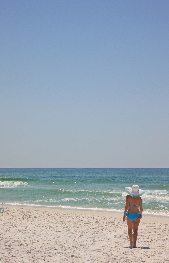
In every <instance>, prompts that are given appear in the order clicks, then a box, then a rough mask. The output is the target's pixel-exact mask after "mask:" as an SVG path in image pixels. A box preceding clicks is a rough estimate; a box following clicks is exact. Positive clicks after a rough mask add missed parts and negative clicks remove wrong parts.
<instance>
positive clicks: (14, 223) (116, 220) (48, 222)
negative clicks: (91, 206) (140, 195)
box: [0, 206, 169, 263]
mask: <svg viewBox="0 0 169 263" xmlns="http://www.w3.org/2000/svg"><path fill="white" fill-rule="evenodd" d="M4 208H5V210H4V213H3V214H0V262H1V263H7V262H9V263H14V262H17V263H20V262H22V263H30V262H36V263H40V262H51V263H54V262H59V263H60V262H61V263H62V262H63V263H64V262H80V263H83V262H92V263H93V262H104V263H108V262H112V263H113V262H118V263H120V262H130V263H131V262H133V263H136V262H137V263H138V262H146V263H147V262H152V263H157V262H160V263H162V262H169V252H168V251H169V250H168V248H169V217H160V216H149V215H143V219H142V222H141V223H140V227H139V235H138V242H137V248H135V249H130V248H129V241H128V237H127V225H126V223H123V222H122V214H121V213H114V212H112V213H110V212H98V211H97V212H95V211H89V210H69V209H56V208H44V207H24V206H4Z"/></svg>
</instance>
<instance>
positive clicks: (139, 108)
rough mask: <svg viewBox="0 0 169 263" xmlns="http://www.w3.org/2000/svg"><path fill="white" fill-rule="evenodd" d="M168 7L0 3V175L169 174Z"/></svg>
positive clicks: (132, 0)
mask: <svg viewBox="0 0 169 263" xmlns="http://www.w3.org/2000/svg"><path fill="white" fill-rule="evenodd" d="M168 14H169V1H168V0H162V1H157V0H142V1H138V0H129V1H124V0H123V1H121V0H118V1H114V0H105V1H101V0H85V1H82V0H72V1H69V0H50V1H46V0H36V1H34V0H29V1H28V0H7V1H1V4H0V61H1V62H0V167H169V15H168Z"/></svg>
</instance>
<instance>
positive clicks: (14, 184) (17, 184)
mask: <svg viewBox="0 0 169 263" xmlns="http://www.w3.org/2000/svg"><path fill="white" fill-rule="evenodd" d="M27 185H28V183H27V182H22V181H0V188H17V187H23V186H27Z"/></svg>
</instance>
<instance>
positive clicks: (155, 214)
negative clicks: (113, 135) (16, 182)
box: [0, 202, 169, 219]
mask: <svg viewBox="0 0 169 263" xmlns="http://www.w3.org/2000/svg"><path fill="white" fill-rule="evenodd" d="M3 206H6V207H8V206H9V207H10V206H11V207H29V208H49V209H59V210H60V209H61V210H62V209H63V210H74V211H88V212H92V211H93V212H96V213H97V212H100V213H108V214H112V213H117V214H123V210H115V209H106V208H85V207H84V208H83V207H71V206H52V205H51V206H50V205H36V204H22V203H21V204H18V203H17V204H12V203H3V202H2V203H1V204H0V207H3ZM143 216H146V217H147V216H149V217H164V218H168V219H169V214H168V215H166V214H158V213H149V212H145V211H143Z"/></svg>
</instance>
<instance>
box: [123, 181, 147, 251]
mask: <svg viewBox="0 0 169 263" xmlns="http://www.w3.org/2000/svg"><path fill="white" fill-rule="evenodd" d="M127 192H128V193H129V195H127V196H126V204H125V210H124V216H123V222H124V221H125V218H126V217H127V225H128V236H129V239H130V248H136V241H137V235H138V226H139V223H140V219H141V218H142V211H143V206H142V199H141V197H140V195H141V194H142V190H141V189H139V186H138V185H133V186H132V187H131V188H127Z"/></svg>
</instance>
